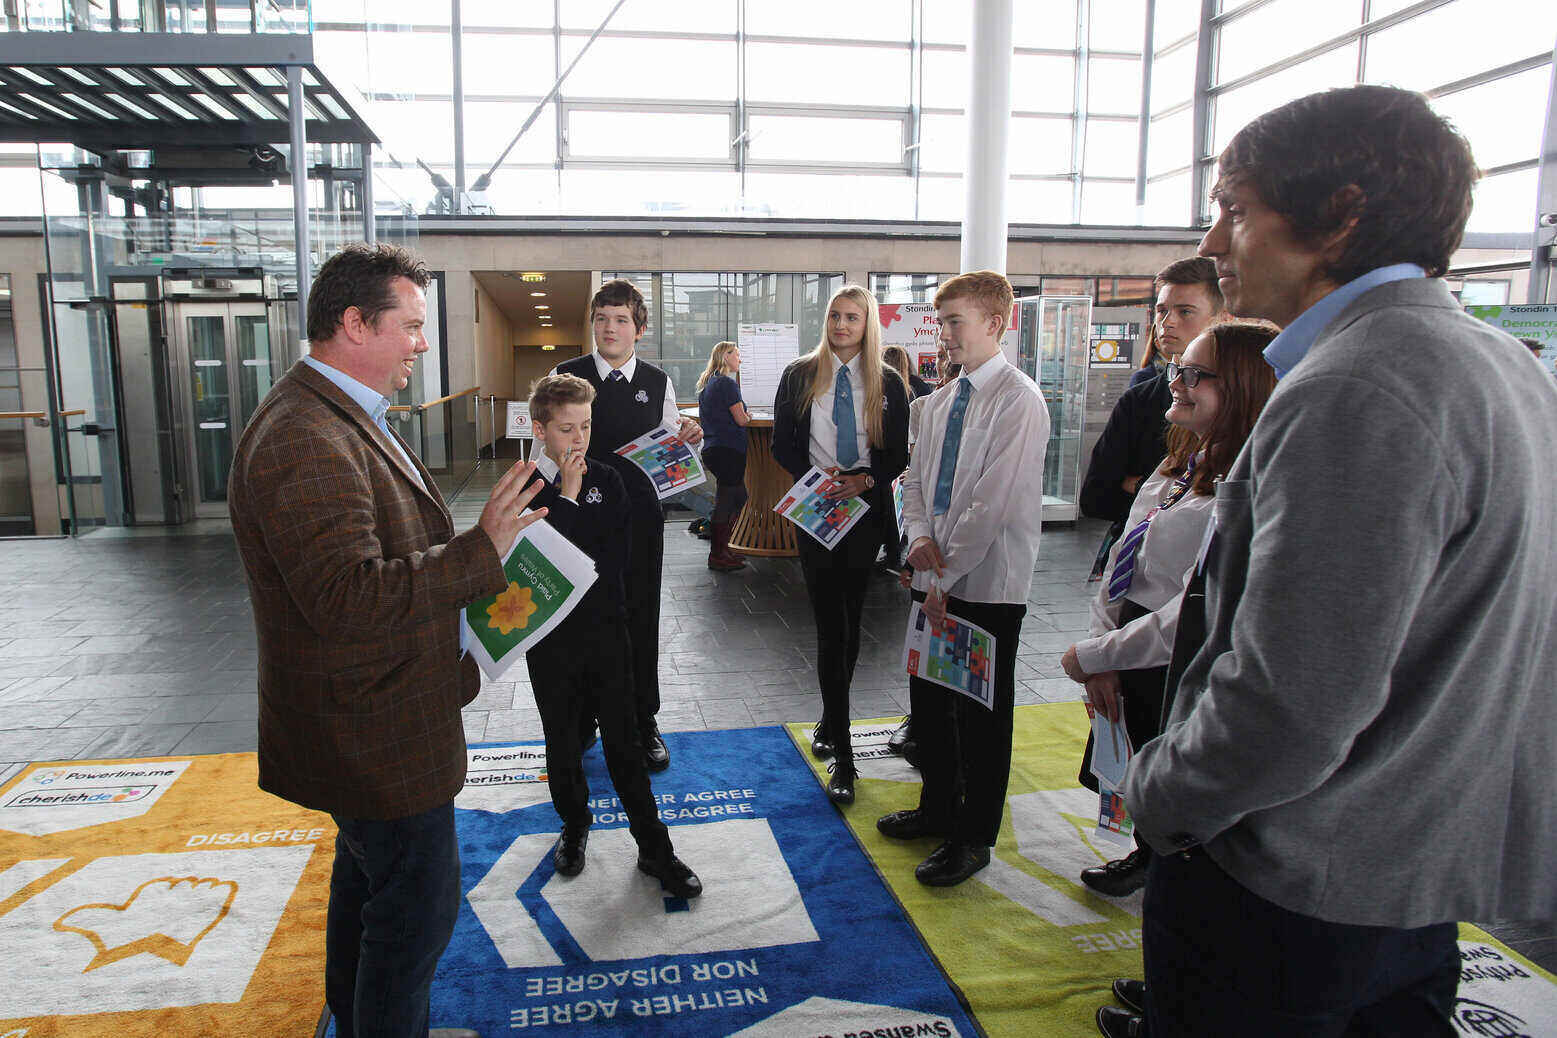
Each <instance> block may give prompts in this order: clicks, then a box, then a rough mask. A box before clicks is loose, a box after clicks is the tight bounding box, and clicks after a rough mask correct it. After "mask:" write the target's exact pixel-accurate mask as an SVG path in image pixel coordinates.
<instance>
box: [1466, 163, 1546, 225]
mask: <svg viewBox="0 0 1557 1038" xmlns="http://www.w3.org/2000/svg"><path fill="white" fill-rule="evenodd" d="M1537 172H1538V171H1537V170H1534V169H1522V170H1519V171H1518V172H1515V173H1500V174H1498V175H1497V176H1495V177H1487V178H1486V179H1484V180H1482V181H1481V183H1479V184H1477V185H1476V194H1475V205H1474V207H1473V208H1472V209H1471V215H1470V222H1469V223H1468V224H1466V230H1470V231H1490V232H1494V233H1496V232H1509V231H1519V232H1523V233H1525V234H1528V233H1530V231H1531V229H1532V228H1533V227H1534V226H1535V186H1536V173H1537Z"/></svg>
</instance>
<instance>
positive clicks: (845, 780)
mask: <svg viewBox="0 0 1557 1038" xmlns="http://www.w3.org/2000/svg"><path fill="white" fill-rule="evenodd" d="M827 770H828V771H829V772H830V773H831V776H830V777H829V778H828V780H827V798H828V799H829V800H831V801H832V802H833V803H835V804H852V803H854V780H855V778H856V777H857V776H856V774H855V771H854V765H853V764H840V763H839V762H837V761H834V762H833V763H832V764H831V765H829V766H828V768H827Z"/></svg>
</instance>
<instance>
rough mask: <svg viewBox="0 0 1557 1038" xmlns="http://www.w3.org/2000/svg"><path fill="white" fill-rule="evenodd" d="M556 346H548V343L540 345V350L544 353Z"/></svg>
mask: <svg viewBox="0 0 1557 1038" xmlns="http://www.w3.org/2000/svg"><path fill="white" fill-rule="evenodd" d="M556 348H557V347H555V346H549V345H548V346H542V347H541V351H542V352H544V353H550V352H551V351H552V350H554V349H556Z"/></svg>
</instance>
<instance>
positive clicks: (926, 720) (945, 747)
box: [908, 591, 1027, 847]
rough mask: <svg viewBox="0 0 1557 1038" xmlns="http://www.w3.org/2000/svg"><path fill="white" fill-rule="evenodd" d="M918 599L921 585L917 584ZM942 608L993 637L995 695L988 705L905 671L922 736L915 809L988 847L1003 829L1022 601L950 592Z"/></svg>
mask: <svg viewBox="0 0 1557 1038" xmlns="http://www.w3.org/2000/svg"><path fill="white" fill-rule="evenodd" d="M914 599H915V601H919V602H923V601H924V593H923V592H920V591H915V592H914ZM947 612H949V613H952V614H953V615H955V616H958V617H961V618H962V619H964V620H967V621H968V622H969V623H973V624H977V625H978V626H980V627H982V628H984V630H986V631H988V632H989V633H990V634H991V635H993V636H994V639H995V700H994V705H993V708H992V709H985V708H984V707H983V706H981V705H980V704H978V703H975V702H974V701H973V700H971V699H969V698H968V697H967V696H964V695H960V694H959V693H956V692H953V691H952V690H951V689H949V688H943V687H942V686H940V685H937V684H935V683H933V682H930V681H925V680H924V679H922V678H909V680H908V697H909V705H910V707H911V708H912V712H913V717H914V739H915V740H916V741H917V742H918V743H919V775H920V778H921V780H922V782H923V786H922V787H921V788H920V791H919V810H921V811H923V812H924V814H925V816H926V817H927V818H928V819H929V820H930V821H931V822H932V824H935V825H937V826H940V827H941V828H943V829H945V830H946V831H947V832H949V833H950V834H951V836H952V839H954V840H956V841H958V842H960V843H964V844H968V845H970V846H979V847H993V846H994V845H995V838H996V837H997V836H999V835H1000V821H1001V816H1002V815H1003V814H1004V813H1005V807H1006V783H1007V781H1009V779H1010V777H1011V722H1012V711H1013V710H1014V709H1015V706H1016V653H1017V644H1018V640H1019V638H1020V637H1021V633H1022V617H1024V616H1026V615H1027V607H1026V606H1025V605H1004V604H996V603H989V602H964V601H963V600H961V599H959V598H948V599H947Z"/></svg>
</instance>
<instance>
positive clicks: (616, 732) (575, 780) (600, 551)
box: [525, 375, 703, 897]
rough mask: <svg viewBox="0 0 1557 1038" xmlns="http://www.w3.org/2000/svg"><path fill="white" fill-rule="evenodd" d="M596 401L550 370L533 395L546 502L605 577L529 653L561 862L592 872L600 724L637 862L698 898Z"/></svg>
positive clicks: (621, 502)
mask: <svg viewBox="0 0 1557 1038" xmlns="http://www.w3.org/2000/svg"><path fill="white" fill-rule="evenodd" d="M594 399H595V391H594V390H593V389H592V388H591V387H590V385H589V383H588V382H585V381H584V380H583V379H581V378H578V377H576V376H574V375H547V376H546V377H545V378H543V379H541V380H540V381H539V382H537V383H536V384H535V388H534V390H533V391H532V392H531V394H530V419H531V421H532V422H533V423H534V427H535V433H536V437H537V439H538V440H539V441H540V443H541V445H542V453H541V456H540V457H539V458H538V459H537V461H536V471H537V472H538V473H539V474H540V475H541V476H542V477H543V478H544V479H545V480H546V486H545V487H544V488H543V489H542V490H541V492H540V493H539V494H537V495H536V498H535V500H536V502H538V503H539V504H540V505H541V506H543V507H545V508H546V509H548V515H549V516H550V517H551V525H552V526H553V527H554V528H556V530H557V532H559V533H561V534H562V535H563V536H564V537H566V538H567V539H568V540H569V541H571V542H573V544H574V545H575V546H576V547H577V548H578V549H579V550H580V551H582V552H583V553H584V554H586V555H588V556H589V557H590V558H591V559H592V560H594V563H595V573H596V577H595V583H594V584H593V585H591V586H590V588H589V590H588V591H587V592H585V594H584V597H583V598H582V599H580V600H579V603H578V604H577V605H576V606H575V607H574V609H573V612H571V613H569V614H568V616H567V617H566V618H565V619H564V620H563V621H562V622H561V623H560V624H558V625H557V626H556V627H555V628H553V629H552V631H551V633H550V634H548V635H547V636H546V637H545V638H542V639H541V640H540V641H539V642H538V643H536V645H535V646H534V647H532V648H531V649H530V650H529V651H528V652H527V653H526V654H525V663H526V665H527V666H528V668H529V671H530V684H531V686H532V687H533V688H534V690H535V705H536V706H537V707H539V708H540V711H541V725H542V727H543V728H544V729H545V732H546V775H547V784H548V786H549V787H550V789H551V802H552V806H554V807H555V808H556V809H557V814H559V815H561V816H562V835H561V836H560V837H559V838H558V840H557V847H556V850H555V851H554V852H553V854H552V862H553V864H554V865H555V866H556V868H557V872H558V873H560V874H561V875H564V876H576V875H578V874H579V873H580V872H582V871H583V869H584V847H585V844H586V843H587V842H588V840H589V825H590V821H591V820H592V817H591V814H590V810H589V784H588V782H587V781H586V780H585V778H584V768H583V762H582V757H583V751H582V750H581V748H580V736H581V734H582V732H581V729H582V728H583V726H584V725H586V724H589V723H591V722H592V721H594V720H597V719H598V721H599V723H600V738H601V742H602V744H603V745H604V749H605V759H606V767H607V768H608V769H609V770H610V772H611V783H612V785H614V786H615V787H616V794H617V796H618V797H620V798H621V801H622V806H623V808H624V809H625V810H626V813H627V817H628V825H629V827H630V828H631V830H632V834H633V839H635V840H636V841H637V842H638V868H639V869H640V870H641V871H643V872H646V873H648V874H649V875H651V876H654V877H655V878H656V879H658V880H659V881H660V884H661V885H662V886H663V887H664V888H665V889H666V890H668V891H670V892H671V893H672V894H674V895H675V896H677V897H696V896H698V895H699V894H701V893H702V892H703V886H702V884H701V883H700V882H699V881H698V878H697V876H696V875H695V874H694V873H693V872H692V870H691V869H689V868H687V866H686V865H685V864H683V863H682V862H681V860H680V859H679V858H677V857H676V855H675V852H674V851H673V849H672V848H671V844H670V834H669V832H668V831H667V830H666V828H665V823H664V822H662V821H660V818H659V813H658V809H657V807H656V805H655V803H654V793H653V791H652V790H651V789H650V788H649V772H648V768H647V765H646V762H645V760H644V755H643V745H642V743H641V742H640V741H639V729H638V720H637V714H636V710H635V706H634V702H633V684H632V680H633V676H632V656H631V646H630V642H629V639H628V636H627V597H626V591H625V585H624V580H623V577H624V574H625V573H626V572H627V569H628V560H629V557H630V553H631V531H630V524H631V522H632V515H631V511H630V509H629V507H628V499H627V491H626V489H625V488H624V487H623V486H622V480H621V477H620V476H618V475H617V474H616V471H615V470H614V469H612V468H611V467H610V466H609V465H606V464H604V463H602V462H599V461H590V460H588V459H587V452H588V450H589V439H590V432H591V430H592V425H593V421H592V417H591V408H590V405H591V403H592V402H593V401H594Z"/></svg>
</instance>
